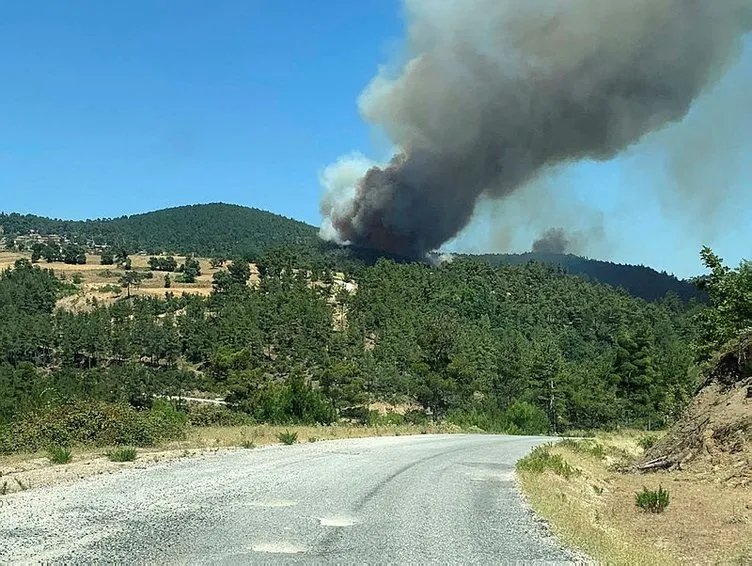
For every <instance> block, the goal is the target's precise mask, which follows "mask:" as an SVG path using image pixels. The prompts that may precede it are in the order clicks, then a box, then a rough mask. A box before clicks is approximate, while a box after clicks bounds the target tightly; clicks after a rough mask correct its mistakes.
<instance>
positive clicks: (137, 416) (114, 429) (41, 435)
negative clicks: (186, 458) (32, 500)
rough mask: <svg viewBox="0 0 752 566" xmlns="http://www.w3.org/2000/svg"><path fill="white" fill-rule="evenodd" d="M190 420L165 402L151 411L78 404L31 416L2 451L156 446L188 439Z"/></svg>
mask: <svg viewBox="0 0 752 566" xmlns="http://www.w3.org/2000/svg"><path fill="white" fill-rule="evenodd" d="M186 424H187V417H186V415H185V414H183V413H180V412H178V411H177V410H175V408H174V407H173V406H172V405H171V404H169V403H166V402H164V401H159V400H157V401H155V403H154V405H153V407H152V409H151V410H143V411H137V410H135V409H134V408H133V407H130V406H129V405H121V404H108V403H103V402H98V401H89V402H83V401H79V402H75V403H71V404H66V405H61V406H57V407H45V408H44V409H40V410H37V411H35V412H32V413H29V414H27V415H26V416H25V417H24V418H23V419H21V420H19V421H17V422H15V423H14V424H13V425H12V427H11V437H10V441H9V442H8V441H3V440H2V437H1V435H0V449H3V450H5V451H6V452H22V451H28V452H33V451H36V450H39V449H41V448H43V447H45V446H51V445H54V446H72V445H75V444H84V445H86V444H88V445H95V446H122V445H125V446H153V445H154V444H157V443H159V442H163V441H166V440H177V439H182V438H185V432H186Z"/></svg>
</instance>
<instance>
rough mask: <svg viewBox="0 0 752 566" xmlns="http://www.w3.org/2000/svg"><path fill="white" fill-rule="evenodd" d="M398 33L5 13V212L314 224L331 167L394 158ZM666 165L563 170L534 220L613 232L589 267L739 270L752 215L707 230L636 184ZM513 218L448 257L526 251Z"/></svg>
mask: <svg viewBox="0 0 752 566" xmlns="http://www.w3.org/2000/svg"><path fill="white" fill-rule="evenodd" d="M403 27H404V22H403V21H402V19H401V3H400V1H399V0H357V1H353V0H325V1H321V2H313V1H304V0H225V1H223V2H209V1H199V0H181V1H180V2H177V1H174V0H173V1H166V0H132V1H130V2H100V1H95V0H86V1H84V0H66V1H65V2H56V1H54V0H46V1H42V0H6V1H4V2H2V3H0V210H3V211H18V212H24V213H35V214H41V215H46V216H52V217H58V218H75V219H79V218H92V217H111V216H119V215H122V214H131V213H135V212H143V211H148V210H153V209H158V208H163V207H168V206H175V205H179V204H189V203H196V202H215V201H224V202H231V203H238V204H243V205H248V206H255V207H259V208H263V209H268V210H271V211H274V212H277V213H280V214H284V215H286V216H292V217H295V218H299V219H301V220H304V221H307V222H310V223H312V224H318V223H319V220H320V218H319V212H318V201H319V197H320V193H321V188H320V187H319V184H318V175H319V173H320V172H321V170H322V168H323V167H325V166H326V165H328V164H330V163H332V162H333V161H335V160H336V159H337V158H338V157H339V156H341V155H343V154H347V153H350V152H352V151H354V150H359V151H363V152H364V153H366V154H372V155H373V154H374V153H376V155H374V157H375V158H377V159H381V158H383V157H384V156H383V155H379V154H378V151H379V148H380V144H377V143H375V140H374V135H373V134H372V132H371V131H369V128H368V126H367V125H366V124H364V123H363V122H362V121H361V119H360V117H359V116H358V113H357V105H356V99H357V96H358V95H359V93H360V92H361V91H362V89H363V88H364V87H365V86H366V85H367V84H368V82H369V80H370V79H371V78H372V76H373V75H374V74H375V72H376V70H377V67H378V66H379V65H380V64H383V63H386V62H388V61H389V60H390V59H391V58H392V56H393V55H394V53H395V51H396V49H397V45H398V40H399V38H400V37H402V35H403ZM747 51H748V52H749V51H751V50H749V49H748V50H747ZM750 60H752V56H750V53H747V56H745V60H744V61H743V62H742V64H741V65H740V66H738V68H737V71H736V72H737V74H743V73H750V72H752V64H750ZM746 84H750V83H749V82H747V83H746ZM726 90H727V91H733V90H734V85H733V84H731V85H730V86H728V87H727V88H726ZM659 141H660V140H657V141H656V142H655V144H654V145H656V147H660V144H659V143H658V142H659ZM748 141H749V137H747V136H746V134H745V135H743V136H741V137H739V141H738V143H737V147H736V150H737V151H739V152H741V151H742V149H744V150H745V151H746V149H748V148H749V144H748ZM740 144H741V145H740ZM382 145H383V144H382ZM382 151H383V148H382ZM659 154H660V151H659V150H652V149H651V144H650V143H646V144H644V146H643V147H641V148H638V149H637V150H636V151H634V152H631V153H630V155H627V156H625V157H623V158H621V159H619V160H617V161H615V162H613V163H608V164H592V163H586V164H582V165H579V166H577V167H574V168H569V169H567V170H564V171H561V172H559V173H557V174H556V175H555V176H553V177H552V181H551V182H555V183H558V184H560V185H561V186H562V187H563V188H562V189H561V191H562V194H568V195H570V196H571V197H572V198H571V199H563V200H566V202H567V203H569V204H567V205H566V206H564V207H562V206H558V205H556V206H552V207H549V208H550V210H547V211H543V210H542V211H540V212H539V211H534V212H533V216H535V215H538V214H541V215H542V216H541V217H540V218H544V219H548V218H549V217H550V222H551V223H552V224H554V225H555V224H556V223H557V222H559V221H562V222H563V221H565V220H566V218H563V217H562V216H561V214H563V211H564V209H567V210H566V211H565V212H566V213H567V214H570V215H571V214H577V215H580V216H581V217H587V218H588V219H590V218H592V219H594V220H593V222H594V223H596V224H597V223H598V222H602V223H603V224H604V225H605V227H606V228H605V233H606V237H605V238H604V242H605V243H602V244H600V243H599V244H597V245H594V246H592V247H591V248H589V249H588V250H587V252H588V255H591V256H595V257H598V256H600V257H608V258H610V259H614V260H616V261H623V262H631V263H642V264H646V265H651V266H654V267H657V268H659V269H666V270H668V271H672V272H676V273H677V274H679V275H690V274H693V273H697V272H699V271H700V269H701V268H700V265H699V262H698V260H697V257H698V254H697V252H698V250H699V245H701V243H708V244H712V245H714V246H715V247H716V248H717V249H718V250H719V252H720V253H721V254H722V255H724V256H725V257H726V258H727V259H728V260H729V261H730V262H732V263H736V262H738V260H739V259H740V258H741V257H746V256H752V253H750V252H752V250H750V248H749V241H750V235H752V234H750V229H748V228H745V227H744V225H743V224H744V222H743V219H742V218H740V219H739V220H738V221H733V222H719V223H718V225H720V226H721V229H717V226H716V227H713V228H710V229H709V228H708V226H706V225H705V224H707V223H703V222H702V221H701V222H700V224H698V223H697V220H696V219H694V217H691V218H690V216H691V214H683V213H682V214H679V215H678V216H679V217H678V218H676V217H672V216H671V214H672V211H674V212H676V210H675V207H672V206H670V205H669V206H666V203H660V202H658V200H656V199H655V198H654V196H653V195H652V193H650V191H647V192H644V191H643V193H641V191H640V190H637V189H634V187H635V186H642V184H644V185H646V186H650V184H651V183H652V182H653V181H654V180H655V179H654V178H653V177H652V176H651V178H650V180H648V181H647V182H646V181H645V179H644V178H643V179H640V178H639V177H640V175H639V173H640V172H643V173H644V172H645V171H654V169H652V167H653V166H652V165H646V163H648V162H649V161H650V160H651V159H652V158H654V157H655V156H656V155H659ZM739 167H740V170H739V172H738V173H736V174H735V175H733V176H732V177H733V178H730V179H729V180H727V181H724V182H725V183H726V184H725V185H724V186H725V187H726V188H727V190H726V193H727V194H730V193H733V194H734V195H736V198H734V199H730V198H728V197H725V199H726V200H727V201H729V202H733V203H734V205H733V207H735V208H733V207H732V208H730V209H729V212H731V213H732V214H733V213H734V210H738V207H739V205H740V200H739V198H741V199H742V200H741V203H743V204H752V200H750V199H749V198H748V197H749V195H748V192H749V191H748V190H747V188H746V187H743V179H746V178H748V174H749V173H750V169H749V167H748V166H745V165H744V164H741V165H739ZM656 175H657V174H656ZM641 183H642V184H641ZM718 198H719V199H720V200H724V199H723V198H721V197H718ZM745 199H746V200H745ZM571 203H575V205H572V204H571ZM578 203H579V204H578ZM646 203H647V204H646ZM700 204H701V203H700ZM568 207H569V208H568ZM570 209H571V210H570ZM638 209H639V211H640V212H639V213H635V212H634V211H635V210H638ZM721 209H723V207H721V208H720V209H719V211H718V213H719V214H721V213H722V212H723V211H725V209H723V210H721ZM682 210H683V209H682ZM528 214H530V212H529V211H528ZM546 215H547V216H546ZM502 216H503V215H502ZM511 216H512V217H513V218H511V219H510V215H509V214H507V215H506V216H505V217H504V218H505V219H504V220H502V221H499V220H497V219H496V217H492V216H491V215H490V213H488V211H487V210H481V212H480V213H479V219H478V221H477V222H475V223H474V225H473V226H472V227H471V228H470V229H469V230H468V231H467V233H466V234H464V235H463V236H462V237H461V238H459V239H458V241H457V242H454V243H453V244H451V245H450V246H449V247H450V248H452V249H473V250H478V251H481V250H490V249H491V248H492V247H493V241H496V240H497V239H495V238H494V237H489V233H490V232H493V231H494V230H495V228H496V225H497V224H498V223H500V224H504V225H507V224H509V223H510V222H511V223H512V224H514V222H517V221H519V222H520V223H521V226H515V230H514V233H515V236H514V237H513V238H511V239H509V240H507V244H505V245H508V246H510V248H511V249H514V250H516V251H522V250H524V249H525V248H526V247H529V244H530V241H531V238H533V237H534V236H535V234H534V233H533V232H531V231H530V230H526V228H525V225H524V224H525V222H526V219H525V218H524V215H522V216H516V215H514V214H513V215H511ZM536 218H538V221H540V218H539V217H537V216H536ZM599 219H600V220H599ZM588 222H589V220H588ZM538 223H539V222H537V223H533V224H535V225H536V226H537V224H538ZM585 224H587V222H585ZM730 225H733V229H732V228H730V227H729V226H730ZM491 251H494V250H491Z"/></svg>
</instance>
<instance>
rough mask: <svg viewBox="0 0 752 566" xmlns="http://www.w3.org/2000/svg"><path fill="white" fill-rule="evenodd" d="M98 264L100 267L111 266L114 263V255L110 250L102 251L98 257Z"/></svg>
mask: <svg viewBox="0 0 752 566" xmlns="http://www.w3.org/2000/svg"><path fill="white" fill-rule="evenodd" d="M99 263H100V264H101V265H113V264H114V263H115V254H113V252H112V250H110V249H109V248H108V249H105V250H103V251H102V253H101V254H100V255H99Z"/></svg>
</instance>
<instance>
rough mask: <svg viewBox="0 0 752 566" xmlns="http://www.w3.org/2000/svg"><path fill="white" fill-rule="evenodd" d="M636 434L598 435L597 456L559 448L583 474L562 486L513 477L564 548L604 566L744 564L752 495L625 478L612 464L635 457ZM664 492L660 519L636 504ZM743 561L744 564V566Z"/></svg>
mask: <svg viewBox="0 0 752 566" xmlns="http://www.w3.org/2000/svg"><path fill="white" fill-rule="evenodd" d="M638 438H639V435H638V434H636V433H626V434H619V435H599V436H598V437H597V441H598V442H599V443H600V444H601V445H603V446H604V447H605V449H606V453H607V455H606V456H605V457H603V458H598V457H595V456H593V455H591V454H588V453H587V452H583V451H578V450H575V449H573V448H572V447H566V446H564V447H562V446H557V447H555V448H554V449H553V452H554V453H558V454H561V455H562V456H563V457H564V458H565V459H566V460H567V462H569V463H570V464H571V465H573V466H575V467H576V468H578V469H580V470H581V471H582V474H581V475H579V476H577V477H573V478H571V479H569V480H566V479H564V478H562V477H560V476H556V475H553V474H548V473H544V474H531V473H527V472H522V473H520V475H519V479H520V484H521V487H522V490H523V491H524V493H525V494H526V496H527V498H528V501H529V502H530V504H531V505H532V507H533V508H534V509H535V510H536V512H537V513H539V514H540V515H541V516H542V517H543V518H545V519H546V520H548V521H549V522H550V524H551V527H552V529H553V530H554V532H555V533H556V534H557V535H558V536H560V537H561V539H562V540H563V541H564V542H565V543H566V544H568V545H571V546H573V547H577V548H580V549H582V550H584V551H585V552H586V553H587V554H588V555H590V556H591V557H593V558H594V559H596V560H597V561H599V562H605V563H609V564H684V563H688V564H718V563H722V564H730V563H739V564H744V563H750V562H749V560H750V559H752V554H751V553H750V551H751V550H752V548H751V547H750V541H752V492H750V490H748V489H744V488H739V487H731V486H729V485H726V484H724V483H723V482H722V481H721V480H720V478H721V477H723V471H722V470H718V475H717V476H716V479H715V480H712V479H710V478H708V476H707V475H706V474H703V475H699V474H697V473H691V472H687V471H678V472H670V473H669V472H659V473H654V474H648V475H642V474H624V473H619V472H617V471H613V469H612V466H613V465H614V463H615V462H617V461H618V460H619V459H622V458H626V457H627V456H628V455H633V456H637V455H639V454H640V452H641V449H640V448H639V447H638V445H637V440H638ZM659 485H662V486H663V487H664V488H666V489H668V490H669V492H670V494H671V504H670V505H669V507H668V509H667V510H666V511H665V512H664V513H662V514H660V515H655V514H649V513H645V512H643V511H641V510H640V509H638V508H637V507H636V506H635V493H636V492H638V491H640V490H641V489H642V488H643V487H648V488H649V489H657V488H658V487H659ZM745 560H746V562H745Z"/></svg>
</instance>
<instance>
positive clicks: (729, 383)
mask: <svg viewBox="0 0 752 566" xmlns="http://www.w3.org/2000/svg"><path fill="white" fill-rule="evenodd" d="M638 469H640V470H642V471H654V470H658V469H670V470H674V469H687V470H692V471H696V472H704V473H707V474H712V475H714V476H715V477H716V479H719V480H720V481H723V482H728V483H731V484H734V485H740V486H749V485H750V484H752V333H747V334H745V335H742V336H740V337H739V339H737V340H736V341H734V342H733V343H732V344H730V345H729V347H728V348H727V349H726V351H725V352H724V353H723V354H722V355H720V356H718V357H717V358H716V360H714V362H713V364H712V365H711V370H710V372H709V376H708V378H707V380H706V381H705V383H704V384H703V386H702V388H701V389H700V391H699V393H698V394H697V396H696V397H695V399H694V400H693V402H692V404H691V406H690V407H689V408H688V409H687V410H686V411H685V412H684V414H683V416H682V418H681V419H680V420H679V421H678V422H677V423H676V425H674V426H673V427H672V428H671V430H670V431H669V432H668V434H667V435H666V436H665V437H664V438H663V439H662V440H661V441H660V442H658V443H657V444H656V445H655V446H653V447H652V448H651V449H650V450H649V451H648V452H647V453H646V454H645V457H644V458H643V459H642V461H641V462H640V464H639V465H638Z"/></svg>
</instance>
